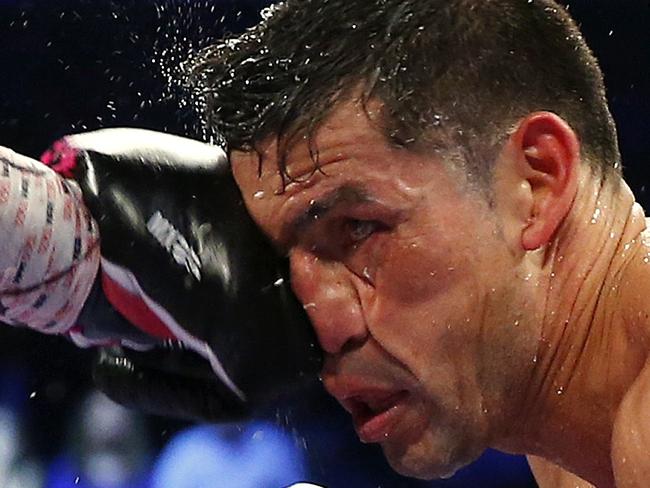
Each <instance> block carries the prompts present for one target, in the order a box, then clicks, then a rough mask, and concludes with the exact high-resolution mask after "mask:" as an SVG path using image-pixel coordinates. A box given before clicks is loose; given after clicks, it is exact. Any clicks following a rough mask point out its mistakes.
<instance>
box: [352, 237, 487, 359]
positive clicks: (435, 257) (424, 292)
mask: <svg viewBox="0 0 650 488" xmlns="http://www.w3.org/2000/svg"><path fill="white" fill-rule="evenodd" d="M456 235H459V234H456ZM457 242H463V243H464V244H462V245H460V244H458V243H457ZM475 245H476V244H475V243H473V242H472V241H470V240H469V239H459V240H458V241H456V242H454V243H452V242H446V241H444V240H442V239H435V238H432V236H430V235H429V236H427V235H424V234H421V235H419V236H413V237H412V238H409V239H403V240H401V241H400V242H399V243H396V244H394V245H391V246H386V247H385V252H384V254H383V256H382V261H381V265H380V266H379V267H378V271H377V276H376V287H375V288H374V289H373V290H372V300H369V301H368V302H367V303H366V304H364V308H365V310H366V316H367V323H368V328H369V330H370V333H371V334H372V335H373V336H374V337H375V339H376V340H377V341H378V342H379V343H380V344H382V346H383V347H384V348H385V349H386V350H387V351H388V352H389V353H391V354H392V355H393V356H395V357H397V358H399V359H400V361H402V362H404V363H405V364H408V365H410V366H411V367H412V369H414V368H419V366H418V365H422V364H431V363H432V361H434V362H435V363H438V364H439V363H441V362H445V363H447V364H450V365H451V364H454V363H457V362H459V361H460V362H463V361H467V360H468V359H469V358H468V355H472V354H474V351H473V350H472V349H471V348H470V347H468V345H469V344H471V343H472V341H474V339H473V337H474V336H476V335H477V334H478V333H479V332H478V330H477V329H479V327H480V326H481V321H482V317H483V316H484V315H485V314H484V308H485V303H484V302H485V300H484V299H483V297H484V296H486V295H487V294H488V291H487V290H488V289H489V287H490V286H491V285H490V282H489V280H484V282H481V281H479V280H480V276H483V275H489V273H484V272H483V271H488V270H483V269H482V268H484V267H485V263H484V261H485V260H483V264H482V261H481V259H480V256H479V254H478V253H477V252H476V249H475ZM450 351H454V353H453V354H450ZM460 351H464V352H462V353H461V352H460Z"/></svg>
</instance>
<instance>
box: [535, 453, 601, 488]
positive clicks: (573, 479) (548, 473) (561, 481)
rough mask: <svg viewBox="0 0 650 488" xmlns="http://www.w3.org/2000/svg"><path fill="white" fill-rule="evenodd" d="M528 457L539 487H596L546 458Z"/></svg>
mask: <svg viewBox="0 0 650 488" xmlns="http://www.w3.org/2000/svg"><path fill="white" fill-rule="evenodd" d="M527 458H528V463H529V464H530V469H531V470H532V472H533V475H534V476H535V481H537V484H538V486H539V488H594V487H593V485H592V484H590V483H587V482H586V481H585V480H583V479H582V478H578V477H577V476H576V475H574V474H573V473H570V472H568V471H566V470H564V469H562V468H560V467H559V466H558V465H557V464H553V463H551V462H550V461H547V460H546V459H542V458H540V457H537V456H527Z"/></svg>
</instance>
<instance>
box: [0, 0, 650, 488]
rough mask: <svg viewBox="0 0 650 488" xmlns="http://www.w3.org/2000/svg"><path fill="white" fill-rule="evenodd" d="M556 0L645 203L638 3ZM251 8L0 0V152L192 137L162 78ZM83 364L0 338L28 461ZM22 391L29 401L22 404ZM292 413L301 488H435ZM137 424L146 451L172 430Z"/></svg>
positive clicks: (642, 32) (300, 410)
mask: <svg viewBox="0 0 650 488" xmlns="http://www.w3.org/2000/svg"><path fill="white" fill-rule="evenodd" d="M565 3H568V4H569V7H570V11H571V13H572V14H573V16H574V17H575V18H576V19H577V20H578V21H579V23H580V24H581V26H582V30H583V33H584V34H585V36H586V38H587V41H588V42H589V44H590V46H591V47H592V49H593V50H594V51H595V53H596V55H597V57H598V58H599V60H600V62H601V66H602V68H603V70H604V72H605V76H606V84H607V87H608V97H609V100H610V104H611V108H612V111H613V113H614V116H615V118H616V121H617V124H618V127H619V138H620V143H621V150H622V153H623V162H624V171H625V175H626V178H627V180H628V183H629V184H630V186H631V187H632V188H633V190H634V192H635V194H636V195H637V198H638V199H639V200H640V201H641V203H642V204H643V205H644V206H645V207H647V205H648V204H649V203H650V201H649V200H648V198H650V197H649V196H648V191H647V190H646V185H648V184H650V179H648V170H647V164H648V159H649V156H650V143H649V142H648V140H649V137H648V136H649V134H650V130H649V129H650V122H649V118H650V102H649V98H650V97H649V94H650V89H649V88H650V86H649V85H650V76H648V68H649V66H650V63H649V62H650V34H649V33H650V2H648V1H646V0H617V1H612V0H582V1H574V2H565ZM264 4H265V2H261V1H255V0H246V1H242V0H239V1H237V0H214V1H212V2H210V1H206V0H201V1H199V2H191V1H171V0H167V1H164V0H161V1H158V2H153V1H150V0H140V1H137V0H125V1H120V2H117V1H113V2H111V1H107V0H100V1H97V0H94V1H89V0H58V1H52V0H50V1H48V0H15V1H7V0H4V1H3V0H0V145H4V146H8V147H10V148H12V149H14V150H15V151H18V152H22V153H24V154H26V155H29V156H32V157H38V156H39V155H40V154H41V152H42V151H43V150H44V149H45V148H46V147H47V146H48V145H49V144H50V143H51V142H52V141H53V140H55V139H57V138H59V137H61V136H63V135H65V134H69V133H74V132H81V131H85V130H92V129H96V128H100V127H114V126H136V127H144V128H150V129H155V130H163V131H168V132H172V133H177V134H182V135H189V136H200V127H199V126H198V124H197V121H196V117H195V114H194V113H193V111H192V110H190V109H189V108H188V107H187V106H184V104H183V102H182V96H181V95H180V93H179V92H178V90H176V89H174V88H173V87H172V88H170V86H169V84H168V80H169V77H168V74H169V73H170V72H173V70H174V68H175V67H176V66H177V65H178V63H180V62H181V61H182V59H184V56H185V55H186V54H187V52H188V50H189V49H190V47H194V48H196V47H200V46H203V45H206V44H207V43H209V42H210V40H214V39H216V38H219V37H220V36H222V35H223V33H224V32H238V31H241V30H242V29H243V28H244V27H246V26H248V25H252V24H254V23H256V22H257V21H258V19H259V10H260V8H261V6H263V5H264ZM649 188H650V187H649ZM91 356H92V352H91V351H80V350H77V349H75V348H74V347H72V346H71V345H69V344H68V343H67V342H66V341H65V340H63V339H60V338H52V337H42V336H40V335H38V334H35V333H31V332H29V331H24V330H17V329H12V328H9V327H6V328H1V329H0V358H1V359H0V365H2V367H3V369H4V370H5V371H8V370H12V371H19V372H22V373H21V374H22V376H23V377H24V378H25V387H24V388H25V403H26V405H27V406H28V408H27V412H28V413H29V417H28V419H29V429H28V431H29V436H30V439H29V440H30V443H29V444H30V445H31V446H33V449H34V450H35V451H36V454H38V455H40V456H43V457H48V456H52V455H53V454H54V453H55V452H56V450H57V449H58V448H59V445H60V443H61V437H62V435H63V426H64V424H65V422H64V421H63V419H65V418H66V415H69V412H70V411H71V408H72V406H73V405H74V404H75V402H76V401H77V399H78V398H79V397H80V392H82V391H84V390H85V389H87V388H88V387H89V386H90V368H89V364H90V359H91ZM31 392H36V393H37V394H36V396H35V397H34V398H31V399H29V398H28V395H29V394H30V393H31ZM292 410H293V414H292V417H293V418H294V420H293V422H292V425H293V427H294V428H295V429H296V430H297V431H300V432H301V435H304V436H305V437H306V439H307V442H308V445H309V446H310V449H309V451H310V456H311V458H312V459H311V461H312V464H313V466H314V467H313V469H314V472H315V476H314V478H313V480H314V481H321V482H323V483H326V484H328V486H330V487H338V486H361V487H363V486H368V487H370V486H378V485H381V486H391V487H392V486H409V487H415V486H438V484H433V483H431V484H425V483H422V482H416V481H407V480H405V479H402V478H400V477H397V476H395V475H392V474H390V470H389V469H388V468H387V467H386V466H385V463H384V461H383V460H382V458H381V456H379V455H378V453H377V451H376V449H374V448H362V447H361V446H359V445H358V442H356V441H355V440H354V435H353V433H352V432H351V429H350V426H349V425H348V424H349V421H348V419H347V418H346V417H344V416H343V415H342V414H341V412H340V410H339V409H338V408H337V407H336V406H335V405H334V404H333V402H332V401H331V400H329V399H327V398H326V397H324V396H323V395H322V394H321V393H320V392H314V393H313V395H312V396H311V398H310V399H307V400H304V401H302V402H301V404H300V405H299V406H297V407H293V408H292ZM150 420H151V423H152V429H151V430H152V433H153V435H154V436H155V440H156V442H157V443H158V444H159V445H162V444H163V443H164V441H165V440H166V439H167V438H168V436H169V435H170V434H171V433H172V432H174V431H176V430H177V429H179V428H180V427H182V426H183V425H184V424H181V423H178V422H172V421H167V420H163V419H150ZM334 458H336V459H338V461H334ZM512 466H513V465H512V464H510V461H509V460H507V459H503V458H491V457H490V458H486V460H484V461H482V462H481V463H480V465H479V466H478V467H475V468H473V469H474V473H475V474H474V475H475V476H476V478H471V477H470V478H467V479H466V481H464V482H461V481H457V482H456V483H454V482H453V481H452V482H448V483H441V484H440V486H479V487H482V486H485V487H488V486H494V487H497V486H500V487H506V486H513V487H514V486H519V487H524V486H535V485H534V482H529V484H525V482H524V481H513V480H512V479H513V478H514V477H515V475H512V474H511V475H510V476H508V475H506V474H503V473H508V472H510V473H512V472H514V471H515V468H513V467H512ZM518 466H520V465H518ZM519 469H520V468H519ZM336 473H338V474H336ZM369 473H372V474H369ZM476 473H478V474H476ZM500 473H501V474H500ZM472 479H473V480H474V481H467V480H472ZM508 479H510V481H508ZM518 479H523V478H522V476H519V478H518ZM343 480H347V481H346V482H344V481H343ZM476 480H484V481H483V482H477V481H476ZM499 480H501V481H499ZM348 483H349V484H348ZM457 483H461V484H457ZM477 483H478V484H477Z"/></svg>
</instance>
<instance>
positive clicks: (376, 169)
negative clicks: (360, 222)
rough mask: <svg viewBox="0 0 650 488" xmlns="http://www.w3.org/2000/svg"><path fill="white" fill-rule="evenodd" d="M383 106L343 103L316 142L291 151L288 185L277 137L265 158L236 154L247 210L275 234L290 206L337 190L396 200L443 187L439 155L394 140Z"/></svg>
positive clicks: (234, 161) (235, 167) (296, 145)
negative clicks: (356, 190) (384, 123)
mask: <svg viewBox="0 0 650 488" xmlns="http://www.w3.org/2000/svg"><path fill="white" fill-rule="evenodd" d="M381 108H382V106H381V104H380V102H373V101H371V102H369V103H368V104H366V106H364V105H362V104H361V103H360V102H358V101H349V102H345V103H342V104H341V105H340V106H339V107H337V108H336V109H335V110H333V111H332V113H331V114H330V116H329V117H327V118H326V119H325V120H324V121H323V123H322V124H321V126H320V127H319V129H318V130H317V131H316V133H315V135H314V136H313V140H312V141H308V140H307V139H306V138H304V139H301V140H298V141H295V142H293V143H292V144H291V145H290V146H289V147H288V151H287V152H286V154H285V155H286V159H285V165H286V173H287V174H288V175H289V179H285V180H284V182H283V177H282V175H281V172H280V167H279V164H278V163H279V156H282V155H281V154H280V155H279V154H278V145H277V142H276V141H275V140H274V138H271V139H270V140H269V141H267V142H266V144H262V145H261V146H260V147H259V150H260V154H259V155H258V154H257V153H255V152H241V151H234V152H233V153H232V154H231V164H232V171H233V175H234V176H235V179H236V181H237V184H238V185H239V187H240V189H241V190H242V194H243V197H244V200H245V202H246V205H247V208H248V210H249V212H250V213H251V215H252V216H253V218H254V219H255V220H256V221H257V223H258V224H259V225H260V226H261V227H262V228H263V229H264V230H265V231H266V232H267V233H269V234H271V235H272V234H273V230H272V229H271V224H270V223H273V222H275V223H277V222H278V221H279V220H281V215H282V210H283V209H284V207H292V206H293V207H295V206H297V205H298V204H299V203H302V204H303V205H307V204H309V202H312V201H314V200H317V199H318V198H319V197H322V196H323V194H325V193H326V192H328V191H331V190H332V189H335V188H337V187H342V186H345V185H347V186H356V187H363V190H362V191H365V189H368V190H370V191H372V192H373V194H375V195H380V196H381V195H383V196H387V197H388V196H390V197H391V198H393V200H395V201H396V200H399V199H402V200H403V199H405V198H407V197H408V196H409V195H411V196H412V195H413V194H414V190H413V189H414V188H420V190H422V187H423V185H424V184H425V183H426V182H429V181H436V182H437V183H438V184H441V181H442V180H441V178H442V179H446V178H447V176H446V175H442V174H440V172H441V166H442V165H439V164H435V162H436V160H438V157H437V156H436V154H435V153H433V154H428V155H422V154H416V153H414V152H412V151H409V150H407V149H405V148H402V147H398V146H396V145H394V144H391V143H390V142H389V141H388V138H387V137H386V136H385V134H384V130H383V126H382V124H381V122H382V120H381ZM310 149H311V151H310ZM314 150H315V151H316V152H314ZM260 157H261V160H260ZM314 160H316V161H317V163H318V168H319V169H316V165H315V161H314ZM260 163H261V164H260ZM430 189H431V188H429V190H430Z"/></svg>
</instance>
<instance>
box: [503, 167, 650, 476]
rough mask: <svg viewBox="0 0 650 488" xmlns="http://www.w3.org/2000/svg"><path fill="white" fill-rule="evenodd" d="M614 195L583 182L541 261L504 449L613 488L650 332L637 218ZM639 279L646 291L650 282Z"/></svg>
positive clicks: (628, 195) (641, 225)
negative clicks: (526, 376)
mask: <svg viewBox="0 0 650 488" xmlns="http://www.w3.org/2000/svg"><path fill="white" fill-rule="evenodd" d="M614 186H615V185H614V184H613V183H606V184H601V182H599V181H595V178H592V177H587V176H585V177H584V180H583V181H581V184H580V190H579V193H578V196H577V197H576V200H575V202H574V205H573V208H572V211H571V214H570V216H569V217H568V218H567V220H566V222H565V223H564V224H563V227H562V229H561V230H560V232H559V233H558V235H557V238H556V239H555V243H554V245H553V246H552V247H550V248H549V249H548V250H547V252H546V255H545V256H544V263H543V265H542V267H541V273H540V277H539V283H540V286H541V287H543V288H545V289H546V290H547V293H546V301H545V303H543V304H542V306H543V310H542V312H541V315H542V317H543V321H542V325H541V336H540V341H539V347H538V353H537V359H536V362H535V364H534V367H533V370H532V372H531V377H530V380H529V381H528V383H527V389H526V393H525V396H524V401H523V404H522V405H523V408H522V412H524V415H522V419H521V424H520V427H519V428H518V429H517V430H518V432H517V433H516V434H513V435H511V436H510V439H516V440H514V441H513V440H510V441H506V442H504V445H503V448H505V450H508V451H511V452H521V453H526V454H533V455H537V456H540V457H543V458H545V459H547V460H549V461H551V462H553V463H554V464H557V465H559V466H561V467H562V468H564V469H566V470H568V471H571V472H573V473H575V474H577V475H578V476H580V477H582V478H584V479H586V480H587V481H589V482H591V483H593V484H595V485H597V486H599V487H607V486H612V487H613V486H614V477H613V472H612V468H611V436H612V428H613V423H614V418H615V415H616V412H617V410H618V407H619V404H620V402H621V400H622V398H623V396H624V394H625V392H626V391H627V389H628V388H629V387H630V385H631V384H632V382H633V381H634V379H635V378H636V376H637V375H638V373H639V372H640V370H641V369H642V367H643V365H644V363H645V362H646V360H647V358H648V348H647V347H645V345H646V344H648V341H647V340H646V338H647V336H648V334H647V331H648V329H649V328H650V326H649V324H648V323H647V322H648V319H647V317H648V314H647V313H645V314H643V313H641V312H642V311H643V310H647V309H648V308H650V307H649V306H648V304H646V303H643V302H645V301H647V298H646V299H645V300H644V299H643V297H642V295H643V294H641V293H639V292H638V290H639V289H640V287H639V284H638V283H637V282H636V280H638V279H640V278H641V277H644V276H646V275H648V274H650V273H648V271H647V269H650V268H648V265H646V264H645V262H644V257H645V258H646V261H647V257H648V252H649V249H648V247H647V246H646V243H644V239H643V232H644V230H645V219H644V216H643V211H642V209H641V208H640V207H639V206H638V205H637V204H635V202H634V197H633V195H632V192H631V191H630V189H629V188H628V187H627V185H625V183H621V187H620V188H614ZM644 265H645V266H644ZM644 268H647V269H644ZM644 279H645V281H646V282H648V285H649V286H650V277H645V278H644ZM649 289H650V288H644V291H646V293H647V290H649ZM645 296H646V297H647V294H646V295H645ZM648 311H649V312H650V310H648Z"/></svg>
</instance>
